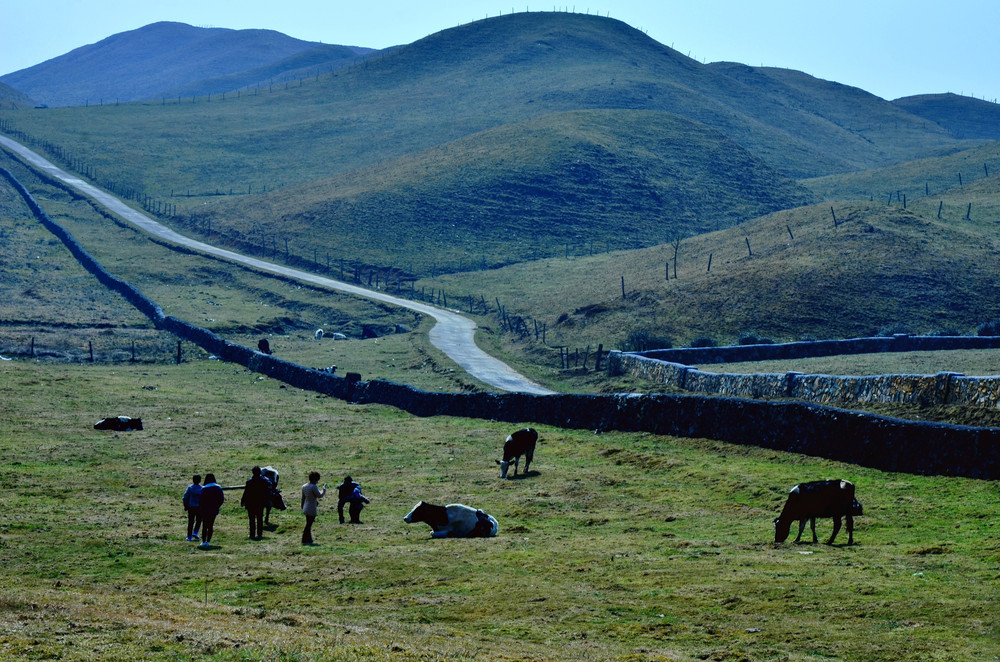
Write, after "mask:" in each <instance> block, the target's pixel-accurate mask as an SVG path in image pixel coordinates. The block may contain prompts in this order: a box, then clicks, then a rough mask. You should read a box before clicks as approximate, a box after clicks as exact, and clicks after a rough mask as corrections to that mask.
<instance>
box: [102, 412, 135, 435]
mask: <svg viewBox="0 0 1000 662" xmlns="http://www.w3.org/2000/svg"><path fill="white" fill-rule="evenodd" d="M94 429H95V430H115V431H117V432H129V431H131V430H141V429H142V419H141V418H132V417H130V416H109V417H108V418H102V419H101V420H99V421H97V422H96V423H94Z"/></svg>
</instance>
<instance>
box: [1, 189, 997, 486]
mask: <svg viewBox="0 0 1000 662" xmlns="http://www.w3.org/2000/svg"><path fill="white" fill-rule="evenodd" d="M0 175H3V176H4V177H5V178H7V179H8V180H9V181H11V182H12V184H14V185H15V188H16V189H17V190H18V191H19V192H20V193H21V195H22V196H24V198H25V200H26V201H28V203H29V206H30V207H31V209H32V211H33V213H35V215H36V216H37V217H38V218H39V220H40V221H41V222H43V223H44V224H45V225H46V227H48V228H49V229H50V230H52V231H53V232H54V233H55V234H56V236H58V237H59V238H60V239H61V240H62V241H63V243H65V244H66V245H67V247H69V248H70V250H71V251H73V254H74V255H75V256H77V258H78V259H79V260H80V262H81V264H83V266H84V267H86V268H87V269H88V270H89V271H91V273H94V275H95V276H97V277H98V278H99V279H100V281H101V282H102V283H104V284H105V285H106V286H107V287H109V288H111V289H113V290H115V291H118V292H120V293H122V295H123V296H125V297H126V298H127V299H128V300H129V301H131V302H132V303H133V304H134V305H136V307H137V308H139V310H141V311H143V312H144V313H145V314H146V315H147V316H148V317H149V318H150V319H151V320H152V321H153V322H154V323H155V324H156V325H157V326H158V327H160V328H163V329H166V330H168V331H171V332H172V333H174V334H175V335H177V336H178V337H179V338H182V339H185V340H187V341H189V342H193V343H195V344H197V345H199V346H200V347H202V348H204V349H205V350H206V351H208V352H210V353H212V354H214V355H215V356H217V357H218V358H220V359H222V360H225V361H230V362H233V363H237V364H239V365H242V366H245V367H246V368H248V369H250V370H253V371H256V372H259V373H260V374H263V375H267V376H269V377H272V378H274V379H278V380H280V381H283V382H285V383H287V384H290V385H292V386H295V387H298V388H302V389H307V390H311V391H316V392H319V393H326V394H328V395H331V396H334V397H337V398H341V399H344V400H348V401H350V402H356V403H360V404H382V405H389V406H392V407H397V408H399V409H402V410H404V411H407V412H410V413H411V414H414V415H416V416H461V417H467V418H481V419H488V420H497V421H506V422H509V423H511V424H512V425H515V424H516V425H523V424H524V423H527V422H534V423H539V424H545V425H551V426H555V427H564V428H576V429H586V430H594V431H606V430H623V431H644V432H651V433H654V434H662V435H672V436H678V437H694V438H706V439H716V440H719V441H725V442H729V443H734V444H745V445H753V446H761V447H764V448H772V449H776V450H783V451H789V452H793V453H802V454H805V455H814V456H819V457H825V458H829V459H832V460H838V461H842V462H850V463H854V464H859V465H864V466H868V467H874V468H877V469H882V470H885V471H902V472H911V473H923V474H945V475H954V476H968V477H971V478H981V479H989V480H995V479H998V478H1000V428H974V427H964V426H955V425H946V424H941V423H926V422H919V421H903V420H898V419H892V418H886V417H882V416H874V415H871V414H865V413H862V412H855V411H845V410H840V409H834V408H832V407H826V406H821V405H816V404H809V403H804V402H764V401H760V400H748V399H743V398H730V397H706V396H696V395H666V394H638V393H623V394H613V395H588V394H557V395H532V394H528V393H433V392H429V391H423V390H420V389H417V388H414V387H412V386H407V385H405V384H395V383H392V382H385V381H381V380H373V381H369V382H364V381H361V380H360V376H359V375H357V374H353V373H348V374H347V375H346V376H344V377H340V376H336V375H333V374H331V373H328V372H324V371H320V370H315V369H312V368H306V367H303V366H300V365H297V364H294V363H291V362H289V361H285V360H283V359H279V358H276V357H274V356H271V355H268V354H262V353H261V352H258V351H256V350H253V349H250V348H247V347H243V346H241V345H235V344H233V343H230V342H228V341H227V340H225V339H223V338H221V337H220V336H218V335H216V334H215V333H213V332H211V331H209V330H208V329H203V328H201V327H197V326H195V325H193V324H189V323H188V322H184V321H183V320H179V319H177V318H175V317H169V316H165V315H164V314H163V311H162V310H161V309H160V307H159V306H157V305H156V304H155V303H154V302H153V301H151V300H149V299H148V298H146V297H145V296H144V295H143V294H142V293H141V292H140V291H139V290H138V289H136V288H134V287H132V286H131V285H129V284H128V283H126V282H124V281H122V280H120V279H118V278H115V277H114V276H112V275H111V274H109V273H107V271H106V270H104V268H103V267H101V265H100V264H98V263H97V262H96V260H94V259H93V258H92V257H91V256H90V255H89V254H88V253H87V252H86V250H84V249H83V247H82V246H80V245H79V244H78V243H77V242H76V241H75V240H74V239H73V238H72V237H71V236H70V235H69V233H67V232H66V231H65V230H63V228H61V227H60V226H59V225H57V224H56V223H54V222H53V221H52V220H51V219H49V218H48V216H47V215H46V214H45V212H44V210H42V209H41V207H39V206H38V205H37V204H36V203H35V201H34V199H33V198H31V196H30V194H29V193H28V192H27V190H25V189H24V187H22V186H21V185H20V184H19V183H17V181H16V180H15V179H14V178H13V176H12V175H11V174H10V173H9V172H7V171H6V170H3V169H0ZM615 355H617V356H615V358H614V359H613V360H614V361H615V362H616V366H617V367H616V369H623V362H626V361H634V364H633V365H635V366H636V369H637V370H638V369H642V370H646V371H647V372H649V373H653V372H656V373H657V374H662V375H665V376H666V375H673V376H674V377H675V378H676V379H679V380H681V383H685V382H686V381H691V383H695V382H696V381H697V380H698V379H702V378H704V379H706V380H712V379H717V377H712V376H711V375H709V374H708V373H698V372H697V371H692V369H690V368H688V367H687V366H680V365H677V364H664V363H663V362H662V361H661V362H651V361H650V360H648V359H644V360H642V361H639V359H638V357H628V356H627V355H622V354H620V353H617V352H616V353H615ZM661 364H662V365H661ZM695 373H697V374H695ZM703 375H704V377H702V376H703ZM737 377H738V378H739V379H735V380H733V381H732V386H731V387H732V388H733V389H734V390H746V391H750V392H760V393H765V392H772V391H774V390H775V389H777V390H780V389H782V388H784V389H792V390H793V391H794V390H795V389H797V388H798V384H799V382H798V381H796V380H791V381H789V378H788V377H787V376H783V375H753V376H749V375H740V376H737ZM932 379H934V378H932ZM801 383H802V384H805V382H804V381H803V382H801ZM725 384H726V380H721V382H720V383H719V385H718V386H719V387H720V388H723V387H725V388H729V387H730V386H726V385H725ZM932 386H933V387H934V388H941V382H940V381H936V382H934V383H933V384H930V383H928V384H927V385H926V388H928V389H930V388H931V387H932ZM737 387H738V388H737ZM814 388H820V387H819V386H816V387H814ZM857 388H858V389H859V390H864V388H867V387H864V388H863V387H861V386H858V387H857ZM945 388H946V390H950V391H962V390H963V389H961V388H959V389H956V388H955V387H954V385H952V386H951V387H948V386H947V385H945ZM969 392H970V393H978V394H979V397H984V398H990V397H994V396H995V389H994V390H993V391H989V389H987V390H984V391H981V390H976V389H969Z"/></svg>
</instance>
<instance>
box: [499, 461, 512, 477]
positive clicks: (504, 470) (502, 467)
mask: <svg viewBox="0 0 1000 662" xmlns="http://www.w3.org/2000/svg"><path fill="white" fill-rule="evenodd" d="M496 462H497V464H499V465H500V477H501V478H506V477H507V469H509V468H510V462H507V461H504V460H497V461H496Z"/></svg>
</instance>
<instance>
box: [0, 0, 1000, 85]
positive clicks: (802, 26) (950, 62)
mask: <svg viewBox="0 0 1000 662" xmlns="http://www.w3.org/2000/svg"><path fill="white" fill-rule="evenodd" d="M526 9H530V10H531V11H552V10H553V9H555V10H559V11H562V10H569V11H573V10H575V11H577V12H581V13H586V12H589V13H600V14H601V15H606V14H610V16H611V17H612V18H617V19H619V20H622V21H625V22H626V23H628V24H629V25H631V26H633V27H635V28H639V29H641V30H644V31H645V32H647V33H648V34H649V36H650V37H652V38H654V39H656V40H657V41H659V42H661V43H663V44H666V45H667V46H673V47H674V48H676V49H677V50H678V51H680V52H682V53H684V54H686V55H687V54H690V55H691V57H694V58H696V59H698V60H699V61H703V62H715V61H719V60H730V61H736V62H743V63H745V64H750V65H754V66H756V65H765V66H776V67H787V68H790V69H798V70H800V71H804V72H806V73H808V74H811V75H813V76H817V77H819V78H824V79H827V80H834V81H837V82H839V83H844V84H847V85H853V86H856V87H860V88H862V89H864V90H867V91H869V92H872V93H873V94H877V95H878V96H881V97H884V98H886V99H895V98H897V97H901V96H909V95H913V94H924V93H938V92H954V93H956V94H964V95H967V96H976V97H979V98H986V99H989V100H990V101H995V100H997V99H998V98H1000V38H998V36H997V34H996V29H997V27H998V26H1000V0H962V1H961V2H941V1H940V0H934V1H932V0H866V1H862V0H838V1H836V2H829V1H824V2H816V1H813V0H743V1H740V0H580V1H579V2H574V3H570V4H556V3H554V2H553V3H548V4H547V3H539V2H533V1H530V0H520V2H519V3H518V4H513V3H512V2H511V1H510V0H508V2H507V3H506V4H505V3H504V2H503V1H502V0H434V1H432V2H420V1H419V0H350V1H349V2H344V1H343V0H266V1H265V0H166V1H164V0H0V17H2V20H0V75H3V74H6V73H10V72H13V71H17V70H19V69H23V68H26V67H30V66H32V65H35V64H38V63H40V62H43V61H45V60H47V59H50V58H53V57H56V56H59V55H62V54H63V53H66V52H68V51H70V50H72V49H74V48H77V47H79V46H83V45H86V44H91V43H94V42H97V41H100V40H101V39H103V38H105V37H108V36H110V35H112V34H115V33H118V32H124V31H126V30H133V29H135V28H139V27H142V26H144V25H148V24H149V23H154V22H156V21H180V22H183V23H189V24H191V25H197V26H212V27H223V28H234V29H239V28H268V29H272V30H277V31H279V32H283V33H285V34H287V35H290V36H292V37H296V38H299V39H306V40H309V41H322V42H324V43H328V44H344V45H352V46H368V47H372V48H383V47H386V46H392V45H397V44H405V43H409V42H412V41H415V40H417V39H420V38H421V37H425V36H427V35H428V34H431V33H434V32H438V31H439V30H443V29H446V28H449V27H454V26H455V25H458V24H461V23H467V22H469V21H472V20H477V19H480V18H485V17H487V16H496V15H497V14H499V13H504V14H507V13H510V12H511V11H512V10H514V11H524V10H526Z"/></svg>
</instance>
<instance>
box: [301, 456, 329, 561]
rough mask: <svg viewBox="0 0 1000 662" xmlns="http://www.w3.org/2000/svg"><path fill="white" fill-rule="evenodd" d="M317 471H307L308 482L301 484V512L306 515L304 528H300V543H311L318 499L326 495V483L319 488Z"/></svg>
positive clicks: (317, 510) (317, 509)
mask: <svg viewBox="0 0 1000 662" xmlns="http://www.w3.org/2000/svg"><path fill="white" fill-rule="evenodd" d="M318 482H319V472H318V471H311V472H309V482H308V483H306V484H305V485H303V486H302V514H303V515H305V516H306V528H304V529H302V544H303V545H312V544H314V543H313V537H312V525H313V522H314V521H315V520H316V514H317V513H318V512H319V500H320V499H322V498H323V497H324V496H325V495H326V483H323V487H322V488H320V487H319V486H318V485H317V483H318Z"/></svg>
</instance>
